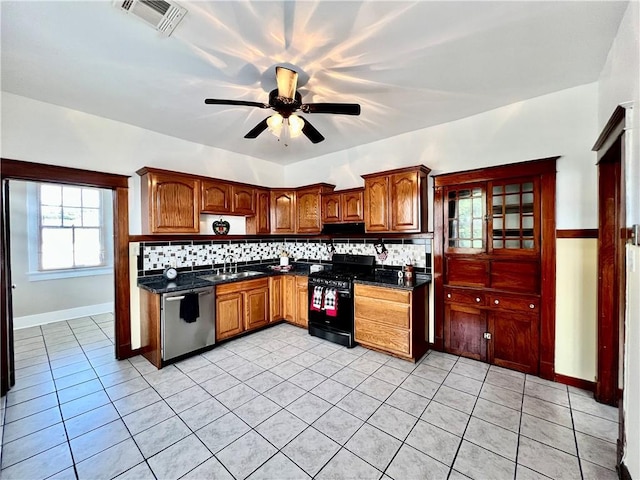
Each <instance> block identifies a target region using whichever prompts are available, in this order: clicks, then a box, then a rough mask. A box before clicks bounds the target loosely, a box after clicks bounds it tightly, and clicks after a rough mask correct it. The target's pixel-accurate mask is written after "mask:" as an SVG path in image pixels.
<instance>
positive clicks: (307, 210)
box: [296, 188, 322, 233]
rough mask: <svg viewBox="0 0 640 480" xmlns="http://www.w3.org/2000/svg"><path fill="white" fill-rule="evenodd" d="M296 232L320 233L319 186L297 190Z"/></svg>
mask: <svg viewBox="0 0 640 480" xmlns="http://www.w3.org/2000/svg"><path fill="white" fill-rule="evenodd" d="M296 213H297V222H296V232H297V233H320V229H321V227H322V225H321V223H320V219H321V218H320V215H321V213H320V191H319V190H318V189H317V188H313V189H307V190H304V189H303V190H298V191H296Z"/></svg>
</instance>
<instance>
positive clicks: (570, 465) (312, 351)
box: [0, 315, 618, 480]
mask: <svg viewBox="0 0 640 480" xmlns="http://www.w3.org/2000/svg"><path fill="white" fill-rule="evenodd" d="M112 331H113V317H112V316H110V315H105V316H99V317H93V318H81V319H77V320H71V321H68V322H60V323H56V324H50V325H45V326H43V327H34V328H29V329H24V330H19V331H17V332H16V335H15V348H16V360H17V361H16V368H17V370H16V376H17V383H16V386H15V387H14V388H13V389H12V390H11V391H10V392H9V394H8V395H7V398H6V400H7V404H6V407H5V410H4V411H3V412H2V414H3V416H4V417H5V425H4V428H3V439H2V442H3V443H2V470H1V472H0V477H1V478H2V479H13V478H17V479H28V480H35V479H38V478H56V479H67V478H70V479H71V478H80V479H100V478H112V477H118V478H128V479H133V478H136V479H144V478H150V479H152V478H158V479H163V480H164V479H172V478H192V479H204V478H216V479H231V478H246V477H249V478H250V479H252V480H253V479H274V480H276V479H277V480H284V479H304V478H310V477H313V478H318V479H341V478H350V479H379V478H383V479H387V480H388V479H390V478H391V479H395V480H411V479H416V480H417V479H430V478H443V479H445V478H450V479H462V478H466V477H470V478H476V479H502V478H505V479H514V478H515V479H535V478H546V477H550V478H581V477H582V478H588V479H591V478H593V479H596V478H597V479H608V478H611V479H613V478H616V473H615V470H614V467H615V440H616V437H617V429H618V424H617V418H618V417H617V415H618V414H617V410H616V409H615V408H611V407H607V406H603V405H600V404H598V403H596V402H595V401H594V400H593V399H592V396H591V395H590V394H589V392H584V391H580V390H577V389H574V388H568V387H566V386H565V385H562V384H558V383H551V382H547V381H544V380H541V379H539V378H537V377H532V376H524V375H522V374H519V373H517V372H512V371H509V370H505V369H501V368H496V367H493V366H492V367H489V365H486V364H483V363H478V362H475V361H472V360H468V359H465V358H458V357H455V356H451V355H447V354H442V353H439V352H431V353H429V354H428V355H426V356H425V357H424V358H423V359H421V361H420V362H419V363H417V364H412V363H408V362H405V361H402V360H398V359H394V358H392V357H389V356H386V355H382V354H380V353H377V352H373V351H370V350H367V349H365V348H362V347H356V348H355V349H351V350H349V349H346V348H343V347H340V346H337V345H335V344H332V343H328V342H325V341H323V340H320V339H317V338H315V337H310V336H309V335H308V333H307V332H306V331H305V330H302V329H299V328H297V327H294V326H291V325H285V324H282V325H277V326H274V327H272V328H269V329H266V330H263V331H260V332H256V333H253V334H251V335H249V336H245V337H243V338H240V339H236V340H233V341H231V342H228V343H225V344H224V345H221V346H219V347H217V348H215V349H213V350H211V351H209V352H207V353H205V354H203V355H198V356H195V357H192V358H189V359H187V360H184V361H182V362H180V363H177V364H175V365H172V366H168V367H165V368H163V369H162V370H159V371H158V370H156V369H155V368H154V367H153V366H152V365H150V364H149V363H148V362H147V361H146V360H145V359H144V358H142V357H136V358H132V359H130V360H125V361H121V362H118V361H116V360H114V358H113V346H112V339H111V338H110V337H112V333H111V332H112Z"/></svg>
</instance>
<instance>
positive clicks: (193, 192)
mask: <svg viewBox="0 0 640 480" xmlns="http://www.w3.org/2000/svg"><path fill="white" fill-rule="evenodd" d="M151 181H152V186H151V205H152V207H151V217H152V221H151V224H152V232H153V233H198V232H199V231H200V217H199V209H198V191H199V187H200V181H199V180H197V179H191V178H187V177H184V178H183V177H177V176H173V175H164V174H153V175H152V177H151Z"/></svg>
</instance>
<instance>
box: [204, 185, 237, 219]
mask: <svg viewBox="0 0 640 480" xmlns="http://www.w3.org/2000/svg"><path fill="white" fill-rule="evenodd" d="M200 209H201V211H202V212H203V213H231V185H230V184H229V183H226V182H222V181H215V180H204V181H203V182H202V193H201V195H200Z"/></svg>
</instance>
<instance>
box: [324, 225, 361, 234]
mask: <svg viewBox="0 0 640 480" xmlns="http://www.w3.org/2000/svg"><path fill="white" fill-rule="evenodd" d="M363 233H364V222H363V223H325V224H323V225H322V235H360V234H363Z"/></svg>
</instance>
